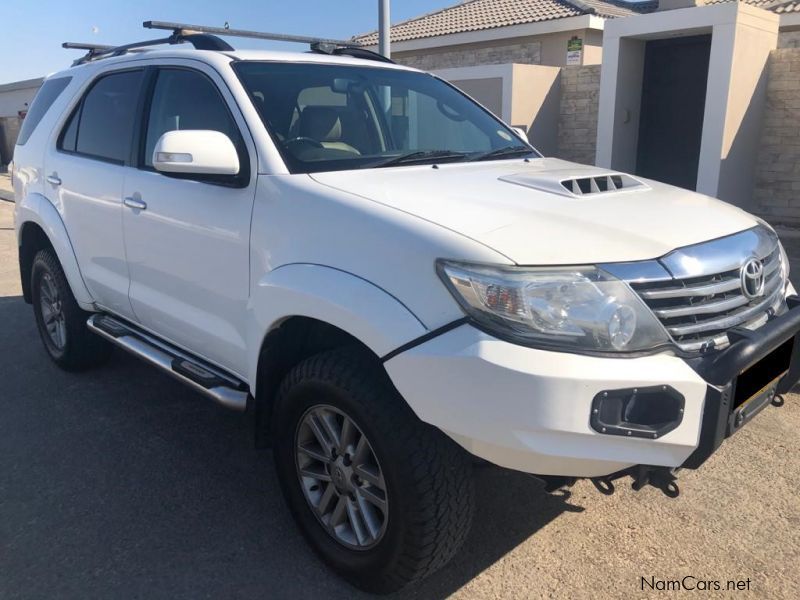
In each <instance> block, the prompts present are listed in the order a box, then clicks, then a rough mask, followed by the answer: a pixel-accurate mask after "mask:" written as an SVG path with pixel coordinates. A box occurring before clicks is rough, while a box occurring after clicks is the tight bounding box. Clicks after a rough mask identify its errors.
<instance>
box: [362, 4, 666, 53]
mask: <svg viewBox="0 0 800 600" xmlns="http://www.w3.org/2000/svg"><path fill="white" fill-rule="evenodd" d="M656 6H658V4H657V2H656V1H649V2H635V3H630V2H625V0H465V1H464V2H461V3H460V4H456V5H455V6H450V7H447V8H443V9H441V10H438V11H435V12H432V13H429V14H426V15H422V16H420V17H415V18H413V19H410V20H408V21H403V22H402V23H397V24H396V25H393V26H392V41H393V42H402V41H405V40H414V39H419V38H426V37H434V36H438V35H447V34H451V33H462V32H466V31H479V30H482V29H494V28H496V27H507V26H509V25H521V24H524V23H537V22H539V21H549V20H552V19H563V18H566V17H577V16H580V15H586V14H596V15H598V16H601V17H609V18H613V17H624V16H629V15H634V14H639V13H642V12H649V11H651V10H653V9H654V8H655V7H656ZM353 39H354V40H355V41H357V42H359V43H361V44H364V45H374V44H377V43H378V34H377V32H371V33H366V34H363V35H358V36H355V37H354V38H353Z"/></svg>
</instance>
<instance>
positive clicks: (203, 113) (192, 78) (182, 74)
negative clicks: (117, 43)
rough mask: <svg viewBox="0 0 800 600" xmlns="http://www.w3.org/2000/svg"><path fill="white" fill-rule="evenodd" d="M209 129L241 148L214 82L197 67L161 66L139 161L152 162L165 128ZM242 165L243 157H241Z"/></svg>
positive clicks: (235, 128) (231, 120)
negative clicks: (194, 69) (222, 134)
mask: <svg viewBox="0 0 800 600" xmlns="http://www.w3.org/2000/svg"><path fill="white" fill-rule="evenodd" d="M188 129H209V130H212V131H219V132H221V133H224V134H225V135H227V136H228V137H229V138H230V139H231V141H232V142H233V143H234V145H236V146H237V147H239V148H241V144H240V140H239V130H238V128H237V127H236V123H235V122H234V121H233V117H232V116H231V114H230V111H229V110H228V107H227V105H226V104H225V101H224V100H223V99H222V96H220V94H219V92H218V91H217V88H216V86H215V85H214V83H213V82H212V81H211V80H210V79H208V78H207V77H206V76H205V75H202V74H201V73H198V72H196V71H187V70H180V69H163V70H161V71H160V72H159V73H158V79H157V80H156V85H155V89H154V90H153V100H152V103H151V105H150V117H149V120H148V123H147V135H146V137H145V148H144V156H143V157H142V162H143V163H144V164H145V165H147V166H152V164H153V150H154V149H155V147H156V143H157V142H158V140H159V138H160V137H161V136H162V135H164V133H166V132H167V131H176V130H188ZM241 159H242V156H241V151H240V162H241V164H242V165H244V164H245V161H243V160H241Z"/></svg>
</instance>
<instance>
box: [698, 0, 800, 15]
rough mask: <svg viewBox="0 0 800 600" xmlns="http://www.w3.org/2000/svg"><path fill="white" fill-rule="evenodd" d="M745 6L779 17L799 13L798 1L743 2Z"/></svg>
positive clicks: (713, 1) (715, 0) (719, 0)
mask: <svg viewBox="0 0 800 600" xmlns="http://www.w3.org/2000/svg"><path fill="white" fill-rule="evenodd" d="M736 1H737V0H710V1H709V2H706V4H722V3H723V2H736ZM744 1H745V2H746V3H747V4H752V5H753V6H757V7H759V8H763V9H764V10H769V11H772V12H774V13H777V14H779V15H782V14H785V13H794V12H800V0H786V1H785V2H781V1H780V0H744Z"/></svg>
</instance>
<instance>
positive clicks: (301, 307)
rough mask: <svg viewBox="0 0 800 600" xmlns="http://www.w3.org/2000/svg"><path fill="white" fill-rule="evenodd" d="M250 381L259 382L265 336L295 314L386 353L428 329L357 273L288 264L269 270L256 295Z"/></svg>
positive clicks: (252, 299)
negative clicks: (260, 359) (334, 328)
mask: <svg viewBox="0 0 800 600" xmlns="http://www.w3.org/2000/svg"><path fill="white" fill-rule="evenodd" d="M250 302H251V304H252V306H251V311H250V312H251V314H252V315H254V319H255V321H256V323H255V326H254V327H250V328H248V329H249V331H248V337H250V336H252V339H249V340H248V347H249V348H252V349H253V350H252V351H251V352H250V353H249V354H250V356H249V358H248V370H249V380H250V381H251V382H255V381H256V374H257V372H258V359H259V353H260V349H261V345H262V342H263V340H264V338H265V337H266V335H267V334H268V333H269V332H270V331H271V330H272V329H274V328H275V327H277V326H279V325H280V324H281V323H282V322H283V321H285V320H286V319H288V318H290V317H309V318H313V319H317V320H319V321H323V322H325V323H328V324H330V325H333V326H335V327H338V328H339V329H341V330H343V331H345V332H347V333H349V334H350V335H352V336H353V337H355V338H356V339H358V340H359V341H360V342H362V343H363V344H364V345H365V346H367V347H368V348H370V350H372V351H373V352H374V353H375V354H376V355H378V356H384V355H386V354H388V353H389V352H391V351H392V350H394V349H395V348H397V347H399V346H402V345H403V344H405V343H408V342H410V341H411V340H413V339H416V338H418V337H419V336H421V335H424V334H425V333H427V331H428V330H427V329H426V328H425V326H424V325H423V324H422V322H421V321H420V320H419V319H418V318H417V317H416V316H415V315H414V314H413V313H412V312H411V311H410V310H409V309H408V308H407V307H406V306H405V305H404V304H403V303H402V302H401V301H400V300H398V299H397V298H395V297H394V296H392V295H391V294H389V293H388V292H386V291H385V290H383V289H382V288H380V287H378V286H376V285H374V284H372V283H370V282H369V281H367V280H365V279H362V278H360V277H358V276H356V275H353V274H352V273H348V272H346V271H341V270H339V269H335V268H332V267H326V266H323V265H316V264H289V265H285V266H282V267H279V268H277V269H274V270H272V271H270V272H269V273H267V274H266V275H265V276H264V277H263V278H262V279H261V280H260V281H258V283H257V284H256V286H255V289H254V290H253V293H252V294H251V299H250Z"/></svg>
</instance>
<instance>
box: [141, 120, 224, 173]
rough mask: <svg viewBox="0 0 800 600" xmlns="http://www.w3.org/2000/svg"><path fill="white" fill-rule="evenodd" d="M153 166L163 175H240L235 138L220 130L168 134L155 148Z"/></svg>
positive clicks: (169, 132)
mask: <svg viewBox="0 0 800 600" xmlns="http://www.w3.org/2000/svg"><path fill="white" fill-rule="evenodd" d="M153 167H155V169H156V171H161V172H162V173H199V174H201V175H236V174H237V173H239V170H240V165H239V157H238V156H237V155H236V148H235V147H234V145H233V142H231V139H230V138H229V137H228V136H227V135H225V134H224V133H220V132H219V131H204V130H189V131H168V132H167V133H165V134H164V135H162V136H161V137H160V138H159V140H158V142H156V147H155V148H154V149H153Z"/></svg>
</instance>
